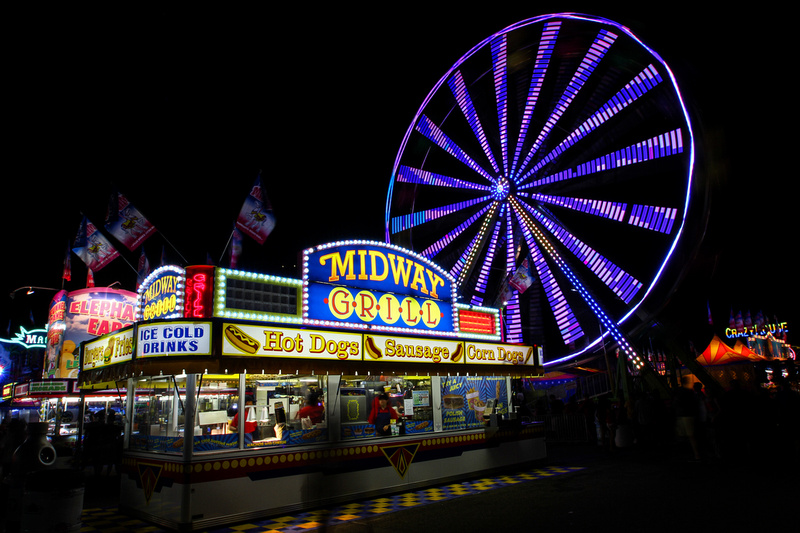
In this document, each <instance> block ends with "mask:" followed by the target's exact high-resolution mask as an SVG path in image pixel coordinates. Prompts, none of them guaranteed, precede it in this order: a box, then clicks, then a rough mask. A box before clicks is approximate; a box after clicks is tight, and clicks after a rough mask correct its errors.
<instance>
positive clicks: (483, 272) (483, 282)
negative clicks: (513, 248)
mask: <svg viewBox="0 0 800 533" xmlns="http://www.w3.org/2000/svg"><path fill="white" fill-rule="evenodd" d="M505 210H506V206H505V205H502V206H501V207H500V215H499V216H498V218H497V222H496V223H495V224H494V230H493V231H492V237H491V239H489V249H488V250H487V251H486V257H485V258H484V260H483V264H482V265H481V269H480V272H479V273H478V281H477V282H476V283H475V290H474V292H473V294H472V301H471V303H472V305H483V299H484V298H485V296H486V286H487V284H488V281H489V272H490V271H491V269H492V264H493V263H494V256H495V252H496V251H497V241H498V238H499V235H500V228H501V226H502V220H503V213H504V211H505Z"/></svg>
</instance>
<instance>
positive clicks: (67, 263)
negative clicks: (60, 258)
mask: <svg viewBox="0 0 800 533" xmlns="http://www.w3.org/2000/svg"><path fill="white" fill-rule="evenodd" d="M61 279H63V280H64V281H72V254H71V251H70V249H69V242H67V253H66V255H65V256H64V271H63V272H62V273H61Z"/></svg>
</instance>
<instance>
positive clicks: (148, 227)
mask: <svg viewBox="0 0 800 533" xmlns="http://www.w3.org/2000/svg"><path fill="white" fill-rule="evenodd" d="M105 228H106V230H107V231H108V232H109V233H110V234H111V235H113V236H114V238H115V239H117V240H118V241H119V242H121V243H122V244H124V245H125V247H126V248H127V249H128V250H130V251H134V250H135V249H136V248H138V247H139V246H141V244H142V243H143V242H144V241H146V240H147V239H148V237H150V236H151V235H152V234H153V233H155V231H156V228H155V226H153V225H152V224H150V222H148V221H147V219H146V218H144V216H142V214H141V213H140V212H139V210H138V209H136V208H135V207H134V206H133V204H131V203H130V202H129V201H128V199H127V198H126V197H125V196H124V195H122V194H120V193H119V192H117V191H114V192H113V193H111V201H110V202H109V205H108V212H107V213H106V224H105Z"/></svg>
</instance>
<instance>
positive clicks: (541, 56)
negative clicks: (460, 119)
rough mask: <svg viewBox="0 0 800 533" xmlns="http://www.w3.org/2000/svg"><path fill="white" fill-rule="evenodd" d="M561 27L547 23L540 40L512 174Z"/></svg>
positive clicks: (558, 23)
mask: <svg viewBox="0 0 800 533" xmlns="http://www.w3.org/2000/svg"><path fill="white" fill-rule="evenodd" d="M560 29H561V21H555V22H548V23H547V24H545V25H544V29H543V30H542V38H541V40H540V41H539V51H538V53H537V54H536V60H535V62H534V64H533V74H532V75H531V83H530V86H529V88H528V97H527V99H526V101H525V109H524V110H523V112H522V121H521V124H520V129H519V136H518V137H517V144H516V148H515V150H514V161H513V162H512V164H511V175H512V176H513V175H514V174H515V172H516V169H517V163H518V161H519V156H520V154H521V152H522V146H523V145H524V144H525V138H526V137H527V135H528V127H529V126H530V124H531V117H532V116H533V110H534V108H535V107H536V103H537V102H538V101H539V93H540V92H541V90H542V84H543V83H544V78H545V75H546V73H547V67H548V66H549V65H550V58H551V57H553V48H554V47H555V44H556V40H557V39H558V32H559V30H560Z"/></svg>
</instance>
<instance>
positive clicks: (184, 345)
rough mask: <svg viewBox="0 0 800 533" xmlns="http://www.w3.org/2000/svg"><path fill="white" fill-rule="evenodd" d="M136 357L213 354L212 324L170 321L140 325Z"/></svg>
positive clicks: (137, 334)
mask: <svg viewBox="0 0 800 533" xmlns="http://www.w3.org/2000/svg"><path fill="white" fill-rule="evenodd" d="M136 339H137V342H136V357H166V356H187V355H210V354H211V324H209V323H197V322H169V323H164V324H150V325H147V326H139V327H138V329H137V332H136Z"/></svg>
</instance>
